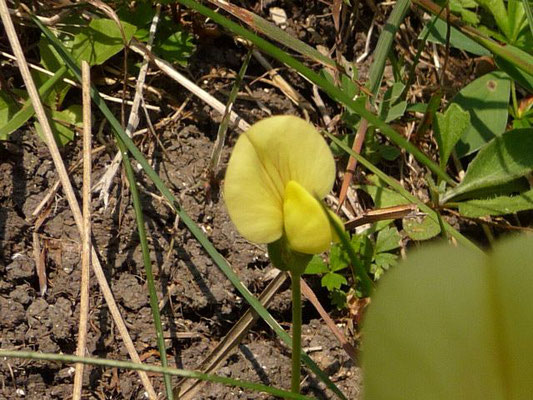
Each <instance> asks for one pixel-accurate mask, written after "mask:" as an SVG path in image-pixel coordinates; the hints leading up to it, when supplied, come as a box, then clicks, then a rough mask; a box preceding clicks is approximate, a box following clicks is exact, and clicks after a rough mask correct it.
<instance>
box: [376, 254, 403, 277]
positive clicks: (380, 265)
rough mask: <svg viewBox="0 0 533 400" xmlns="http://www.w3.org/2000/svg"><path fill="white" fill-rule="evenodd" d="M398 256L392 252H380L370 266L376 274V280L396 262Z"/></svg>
mask: <svg viewBox="0 0 533 400" xmlns="http://www.w3.org/2000/svg"><path fill="white" fill-rule="evenodd" d="M397 258H398V256H397V255H396V254H392V253H378V254H376V259H375V260H374V263H373V264H372V265H371V266H370V272H372V273H373V274H374V280H378V279H380V278H381V276H382V275H383V274H384V273H385V271H387V270H388V269H389V268H390V267H391V266H393V265H395V264H396V260H397Z"/></svg>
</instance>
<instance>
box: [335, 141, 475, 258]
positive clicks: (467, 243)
mask: <svg viewBox="0 0 533 400" xmlns="http://www.w3.org/2000/svg"><path fill="white" fill-rule="evenodd" d="M326 135H327V136H329V138H330V139H331V140H332V141H333V142H334V143H335V144H336V145H338V146H339V147H340V148H342V149H343V150H344V151H345V152H347V153H348V154H350V155H352V156H353V157H354V158H356V159H357V161H358V162H359V163H361V164H362V165H363V166H364V167H365V168H367V169H368V170H369V171H371V172H373V173H374V174H375V175H376V176H378V177H379V179H381V180H382V181H383V182H385V183H386V184H388V185H389V186H390V187H392V188H393V189H394V190H395V191H396V192H398V193H399V194H400V195H402V196H403V197H404V198H405V199H407V200H408V201H409V202H410V203H415V204H416V205H417V206H418V208H419V209H420V210H422V211H423V212H425V213H426V214H427V215H428V216H429V218H431V219H432V220H433V221H435V222H436V223H439V218H438V216H437V213H436V212H435V211H434V210H432V209H431V208H430V207H428V206H427V205H426V204H424V202H423V201H421V200H420V199H419V198H418V197H416V196H413V195H412V194H411V193H409V192H408V191H407V190H406V189H405V188H404V187H403V186H402V185H401V184H400V182H398V181H397V180H396V179H394V178H391V177H390V176H388V175H387V174H386V173H384V172H383V171H381V170H380V169H379V168H377V167H376V166H375V165H374V164H372V163H371V162H370V161H368V160H367V159H366V158H364V157H363V156H361V155H359V154H357V153H355V152H353V151H352V150H351V149H350V148H349V147H348V146H346V145H345V144H344V143H343V142H341V141H340V140H339V139H337V138H336V137H335V136H333V135H332V134H331V133H329V132H326ZM444 227H445V228H446V232H447V233H448V234H449V235H451V236H453V237H454V238H455V239H456V240H457V241H458V242H459V243H461V244H462V245H463V246H465V247H467V248H470V249H474V250H477V251H480V252H481V251H482V250H481V249H480V248H479V247H478V246H477V245H475V244H474V243H473V242H471V241H470V240H469V239H468V238H466V237H465V236H463V235H461V233H459V232H458V231H457V230H456V229H454V228H453V227H452V226H451V225H450V224H448V223H446V222H444Z"/></svg>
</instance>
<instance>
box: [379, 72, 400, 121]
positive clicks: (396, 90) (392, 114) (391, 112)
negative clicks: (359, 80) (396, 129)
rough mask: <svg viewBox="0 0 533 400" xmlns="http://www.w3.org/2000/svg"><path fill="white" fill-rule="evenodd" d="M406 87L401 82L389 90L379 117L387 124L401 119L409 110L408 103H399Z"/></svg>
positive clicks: (380, 108) (381, 106)
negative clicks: (406, 110) (407, 109)
mask: <svg viewBox="0 0 533 400" xmlns="http://www.w3.org/2000/svg"><path fill="white" fill-rule="evenodd" d="M404 88H405V85H404V84H403V83H401V82H396V83H394V84H393V85H392V86H391V87H390V88H388V89H387V91H386V92H385V95H384V96H383V100H382V102H381V103H380V107H379V116H380V118H381V119H382V120H384V121H385V122H390V121H393V120H395V119H397V118H400V117H401V116H402V115H403V114H404V113H405V109H406V108H407V102H406V101H403V100H402V101H398V100H399V99H400V96H401V95H402V93H403V90H404Z"/></svg>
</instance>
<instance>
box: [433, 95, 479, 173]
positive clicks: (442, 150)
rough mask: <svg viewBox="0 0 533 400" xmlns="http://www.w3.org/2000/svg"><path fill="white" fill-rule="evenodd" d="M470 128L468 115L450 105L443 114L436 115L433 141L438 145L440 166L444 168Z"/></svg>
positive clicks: (453, 104) (455, 105)
mask: <svg viewBox="0 0 533 400" xmlns="http://www.w3.org/2000/svg"><path fill="white" fill-rule="evenodd" d="M469 126H470V114H468V112H466V111H464V110H463V109H462V108H461V106H459V105H458V104H457V103H452V104H450V106H449V107H448V109H447V110H446V112H445V113H444V114H442V113H437V118H436V119H435V139H436V140H437V144H438V145H439V155H440V166H441V167H442V168H445V167H446V164H447V163H448V159H449V158H450V155H451V154H452V150H453V148H454V147H455V145H456V144H457V142H458V141H459V139H460V138H461V137H462V136H463V135H464V133H465V132H466V130H467V129H468V128H469Z"/></svg>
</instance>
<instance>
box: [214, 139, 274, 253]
mask: <svg viewBox="0 0 533 400" xmlns="http://www.w3.org/2000/svg"><path fill="white" fill-rule="evenodd" d="M224 199H225V201H226V207H227V209H228V212H229V215H230V217H231V220H232V221H233V223H234V224H235V226H236V228H237V230H238V231H239V233H240V234H241V235H242V236H244V237H245V238H246V239H248V240H250V241H252V242H255V243H270V242H273V241H275V240H277V239H279V238H280V237H281V235H282V233H283V211H282V210H283V209H282V201H283V200H282V197H281V195H280V193H279V191H278V189H277V188H276V186H275V184H274V183H273V182H272V179H271V178H270V176H269V174H268V173H267V171H266V170H265V167H264V166H263V164H262V163H261V160H260V159H259V157H258V154H257V152H256V150H255V149H254V147H253V146H252V143H251V142H250V140H249V139H248V136H247V135H245V134H242V135H241V136H240V137H239V139H238V140H237V143H236V145H235V148H234V150H233V153H232V155H231V158H230V160H229V164H228V169H227V171H226V178H225V180H224Z"/></svg>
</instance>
